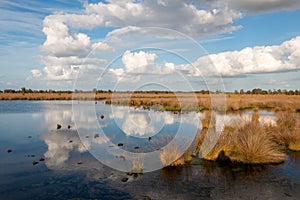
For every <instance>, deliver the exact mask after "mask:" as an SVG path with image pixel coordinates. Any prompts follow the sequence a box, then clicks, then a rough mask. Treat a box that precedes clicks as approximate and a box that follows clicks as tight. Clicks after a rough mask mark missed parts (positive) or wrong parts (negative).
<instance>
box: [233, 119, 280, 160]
mask: <svg viewBox="0 0 300 200" xmlns="http://www.w3.org/2000/svg"><path fill="white" fill-rule="evenodd" d="M235 134H236V136H235V143H234V144H235V147H234V148H235V149H233V152H234V153H235V155H234V156H232V158H233V160H235V161H238V162H243V163H253V164H257V163H280V162H283V161H284V160H285V154H284V153H283V152H282V151H280V147H279V146H278V145H276V143H274V142H273V141H272V136H271V134H270V133H269V132H267V131H266V128H265V127H264V126H263V125H261V124H259V123H257V122H253V121H252V122H248V123H246V124H245V125H243V126H242V127H240V128H238V129H237V130H236V133H235Z"/></svg>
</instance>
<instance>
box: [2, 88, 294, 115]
mask: <svg viewBox="0 0 300 200" xmlns="http://www.w3.org/2000/svg"><path fill="white" fill-rule="evenodd" d="M73 98H75V99H81V100H97V101H98V100H105V101H106V103H107V104H113V105H128V106H135V107H140V106H144V107H145V108H150V107H151V108H154V109H158V110H168V111H181V110H185V111H188V110H197V111H201V110H209V109H210V108H211V102H212V100H213V101H215V100H216V99H217V101H222V100H226V104H224V105H220V107H217V109H219V110H227V111H237V110H244V109H252V108H259V109H275V110H294V111H297V112H300V95H283V94H276V95H273V94H266V95H262V94H226V95H222V94H212V95H210V94H200V93H176V94H174V93H159V92H152V93H130V92H116V93H107V92H106V93H97V94H96V95H95V94H94V93H76V94H72V93H59V92H57V93H24V94H22V93H0V100H72V99H73ZM158 105H159V106H158ZM225 105H226V108H225V107H224V106H225Z"/></svg>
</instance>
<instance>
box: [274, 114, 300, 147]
mask: <svg viewBox="0 0 300 200" xmlns="http://www.w3.org/2000/svg"><path fill="white" fill-rule="evenodd" d="M276 123H277V126H276V127H273V128H272V131H273V138H274V141H275V142H276V143H278V144H280V145H283V146H285V147H286V148H288V149H290V150H292V151H300V129H299V126H300V125H299V122H298V121H297V120H296V114H295V113H293V112H282V113H278V119H277V122H276Z"/></svg>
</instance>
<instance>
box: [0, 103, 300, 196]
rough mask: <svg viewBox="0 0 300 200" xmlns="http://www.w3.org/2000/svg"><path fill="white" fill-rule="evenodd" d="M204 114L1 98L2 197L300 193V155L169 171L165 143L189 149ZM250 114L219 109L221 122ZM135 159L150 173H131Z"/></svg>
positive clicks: (269, 118)
mask: <svg viewBox="0 0 300 200" xmlns="http://www.w3.org/2000/svg"><path fill="white" fill-rule="evenodd" d="M202 115H203V114H202V113H195V112H190V113H183V114H174V113H172V112H156V111H152V110H143V109H135V108H128V107H116V106H111V105H105V104H104V103H103V102H97V104H95V102H74V104H72V101H0V199H75V198H77V199H146V198H147V197H150V198H151V199H300V153H291V154H289V156H288V160H287V161H286V162H285V163H283V164H279V165H267V166H266V165H258V166H239V167H237V168H235V169H228V168H226V167H220V166H218V165H217V164H216V163H213V162H207V161H203V160H201V159H199V162H197V164H194V165H186V166H182V167H173V168H164V169H161V167H162V166H161V163H160V162H159V158H157V157H159V156H158V155H159V151H160V149H161V148H164V146H165V145H168V143H169V142H170V141H173V140H176V141H177V142H176V144H177V145H179V146H180V145H182V146H183V147H182V148H183V149H184V147H185V146H186V145H188V144H190V143H191V142H192V140H193V137H194V135H195V134H196V133H197V131H198V130H199V129H201V123H200V120H199V118H200V117H202ZM260 115H261V118H260V119H261V123H274V121H275V120H276V118H275V116H274V114H273V113H272V112H267V111H263V112H261V113H260ZM250 116H251V112H244V113H242V114H238V115H237V114H236V113H235V114H228V115H227V116H221V115H220V116H219V115H218V116H217V124H218V126H217V127H218V129H220V130H221V129H222V125H223V122H224V123H226V124H227V123H233V122H238V120H240V119H243V118H249V117H250ZM57 124H60V125H61V126H62V127H61V128H60V129H59V130H58V129H57ZM68 126H70V127H68ZM171 145H173V143H171ZM8 150H11V152H8ZM41 158H42V159H41ZM156 158H157V159H156ZM43 159H44V160H43ZM134 161H138V162H141V163H143V171H144V173H142V174H128V173H126V172H128V171H130V170H131V169H132V168H133V167H134V164H133V162H134ZM116 169H118V170H116ZM145 172H147V173H145Z"/></svg>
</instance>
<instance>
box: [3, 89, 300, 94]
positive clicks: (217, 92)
mask: <svg viewBox="0 0 300 200" xmlns="http://www.w3.org/2000/svg"><path fill="white" fill-rule="evenodd" d="M74 92H75V93H91V92H92V93H113V92H125V93H126V92H127V93H131V92H132V91H112V90H97V89H93V90H91V91H84V90H77V89H75V90H74V91H72V90H52V89H49V90H32V89H27V88H25V87H23V88H21V89H19V90H14V89H5V90H3V91H2V90H0V93H22V94H25V93H64V94H72V93H74ZM133 93H146V94H147V93H151V94H153V93H155V94H169V93H190V91H189V92H183V91H157V90H147V91H134V92H133ZM195 93H198V94H220V93H226V94H263V95H264V94H284V95H300V89H299V90H286V89H283V90H281V89H277V90H276V89H273V90H271V89H269V90H264V89H261V88H255V89H252V90H247V91H246V90H243V89H241V90H239V91H238V90H235V91H234V92H223V91H221V90H216V91H209V90H199V91H195Z"/></svg>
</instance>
